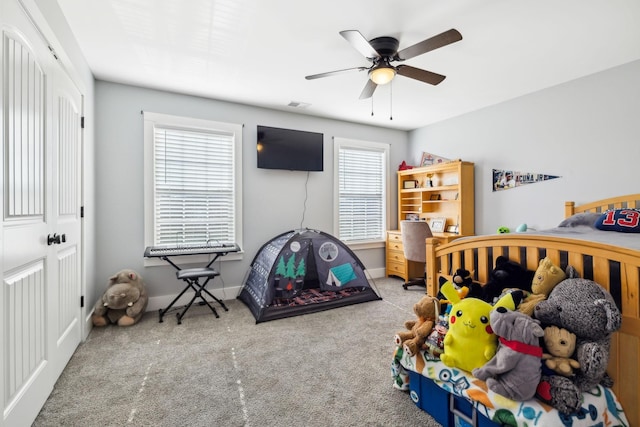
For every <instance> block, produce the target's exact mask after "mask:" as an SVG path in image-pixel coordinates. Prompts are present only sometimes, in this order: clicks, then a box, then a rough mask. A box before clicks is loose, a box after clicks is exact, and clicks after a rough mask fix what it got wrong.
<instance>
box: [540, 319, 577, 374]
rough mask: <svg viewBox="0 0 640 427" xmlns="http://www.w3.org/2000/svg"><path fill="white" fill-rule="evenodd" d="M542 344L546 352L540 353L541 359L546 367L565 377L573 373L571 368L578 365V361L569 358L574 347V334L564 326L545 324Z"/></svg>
mask: <svg viewBox="0 0 640 427" xmlns="http://www.w3.org/2000/svg"><path fill="white" fill-rule="evenodd" d="M544 345H545V347H546V349H547V351H548V353H543V354H542V360H544V361H545V362H544V364H545V365H546V366H547V368H549V369H552V370H553V371H554V372H556V373H557V374H560V375H564V376H565V377H570V376H572V375H573V374H574V372H573V370H574V369H578V368H579V367H580V363H579V362H578V361H577V360H575V359H571V355H572V354H573V352H574V351H575V349H576V335H575V334H572V333H571V332H569V331H567V330H566V329H564V328H558V327H557V326H547V327H546V328H544Z"/></svg>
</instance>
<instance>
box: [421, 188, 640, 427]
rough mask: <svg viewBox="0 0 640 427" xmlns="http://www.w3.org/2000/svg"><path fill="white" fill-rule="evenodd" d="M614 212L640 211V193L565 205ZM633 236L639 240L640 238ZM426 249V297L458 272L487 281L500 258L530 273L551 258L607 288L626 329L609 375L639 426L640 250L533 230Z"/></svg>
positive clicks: (614, 348)
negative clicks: (460, 269)
mask: <svg viewBox="0 0 640 427" xmlns="http://www.w3.org/2000/svg"><path fill="white" fill-rule="evenodd" d="M614 208H615V209H620V208H640V194H632V195H627V196H620V197H613V198H609V199H604V200H599V201H596V202H591V203H586V204H583V205H580V206H577V205H575V203H574V202H566V203H565V217H566V218H569V217H571V216H573V215H575V214H580V213H588V212H605V211H607V210H609V209H614ZM619 234H627V233H619ZM635 236H637V239H638V240H639V241H640V234H635ZM628 237H629V236H628ZM426 246H427V255H426V263H427V267H426V268H427V273H426V275H427V278H426V280H427V293H428V294H430V295H437V293H438V279H439V277H440V276H448V277H450V276H451V274H452V272H453V271H455V270H456V269H458V268H464V269H466V270H469V271H473V272H474V279H475V280H477V281H478V282H480V283H486V282H487V280H488V276H489V273H490V271H491V269H492V268H493V263H494V261H495V259H496V258H497V257H498V256H499V255H503V256H506V257H508V258H509V259H510V260H513V261H517V262H519V263H520V264H522V265H523V266H524V267H526V268H527V269H529V270H536V268H537V266H538V263H539V261H540V260H541V259H542V258H544V257H549V258H550V259H551V260H552V261H553V262H554V263H555V264H556V265H559V266H561V267H562V268H563V269H564V268H565V267H566V266H567V265H571V266H573V267H574V268H575V269H576V270H577V272H578V273H579V274H580V277H584V278H587V279H591V280H594V281H595V282H597V283H598V284H600V285H601V286H603V287H604V288H605V289H607V290H608V291H609V292H610V293H611V295H612V296H613V297H614V299H615V300H616V304H617V305H618V307H619V308H620V310H621V312H622V326H621V328H620V330H619V331H618V332H616V333H615V334H614V335H613V337H612V339H611V354H610V362H609V368H608V373H609V375H610V376H611V377H612V378H613V379H614V386H613V390H614V392H615V394H616V395H617V397H618V399H619V400H620V402H621V403H622V406H623V408H624V409H625V412H626V416H627V418H628V421H629V423H630V425H632V426H640V392H639V389H640V386H639V384H640V292H639V289H640V250H637V249H629V248H627V247H622V246H616V245H613V244H603V243H598V242H590V241H586V240H581V239H576V238H569V237H565V236H550V235H538V234H535V232H531V233H529V232H525V233H513V234H496V235H487V236H474V237H467V238H460V239H457V240H454V241H452V242H450V243H447V244H441V243H440V242H439V240H438V239H437V238H429V239H427V242H426Z"/></svg>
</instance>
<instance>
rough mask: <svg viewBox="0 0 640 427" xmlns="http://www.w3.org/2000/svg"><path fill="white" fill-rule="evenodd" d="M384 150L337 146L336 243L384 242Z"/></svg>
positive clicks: (345, 145)
mask: <svg viewBox="0 0 640 427" xmlns="http://www.w3.org/2000/svg"><path fill="white" fill-rule="evenodd" d="M386 156H387V154H386V150H384V149H372V148H363V147H360V146H348V145H347V144H338V193H339V195H338V217H339V220H338V235H339V238H340V240H342V241H345V242H349V241H372V240H382V239H384V233H385V229H386V215H385V213H386V174H387V172H386V163H387V161H386Z"/></svg>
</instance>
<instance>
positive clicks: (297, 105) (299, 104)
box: [287, 101, 311, 108]
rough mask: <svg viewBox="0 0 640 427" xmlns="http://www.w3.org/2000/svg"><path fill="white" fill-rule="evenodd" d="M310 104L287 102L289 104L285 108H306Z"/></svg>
mask: <svg viewBox="0 0 640 427" xmlns="http://www.w3.org/2000/svg"><path fill="white" fill-rule="evenodd" d="M310 105H311V104H309V103H308V102H298V101H291V102H289V104H287V107H293V108H307V107H308V106H310Z"/></svg>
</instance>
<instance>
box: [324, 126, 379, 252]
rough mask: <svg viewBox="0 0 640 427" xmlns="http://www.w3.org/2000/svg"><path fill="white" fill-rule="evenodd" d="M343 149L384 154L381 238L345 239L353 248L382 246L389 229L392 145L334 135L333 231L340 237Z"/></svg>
mask: <svg viewBox="0 0 640 427" xmlns="http://www.w3.org/2000/svg"><path fill="white" fill-rule="evenodd" d="M342 149H355V150H364V151H376V152H381V153H383V154H384V160H383V164H384V170H383V171H382V172H381V175H382V177H381V178H382V183H383V184H382V187H383V188H382V191H383V196H382V202H383V207H382V212H381V214H382V216H383V218H382V221H381V223H382V229H381V230H380V232H381V235H380V238H379V239H367V240H349V241H343V242H344V243H345V244H346V245H347V246H349V247H350V248H352V249H370V248H380V247H384V246H385V241H386V231H387V230H388V229H389V218H390V212H391V211H390V209H391V200H390V197H391V191H390V188H391V187H390V185H391V179H390V177H389V171H390V169H389V165H390V153H391V146H390V144H388V143H381V142H373V141H364V140H356V139H349V138H341V137H334V223H333V232H334V235H335V236H338V238H340V150H342ZM341 240H342V239H341Z"/></svg>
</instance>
